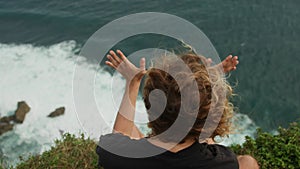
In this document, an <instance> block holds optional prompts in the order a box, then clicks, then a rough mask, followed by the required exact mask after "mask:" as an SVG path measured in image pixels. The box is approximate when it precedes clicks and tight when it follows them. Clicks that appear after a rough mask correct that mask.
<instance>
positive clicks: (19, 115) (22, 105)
mask: <svg viewBox="0 0 300 169" xmlns="http://www.w3.org/2000/svg"><path fill="white" fill-rule="evenodd" d="M29 111H30V107H29V106H28V104H27V103H26V102H24V101H21V102H18V108H17V110H16V111H15V118H14V121H15V122H16V123H23V121H24V119H25V116H26V114H27V113H28V112H29Z"/></svg>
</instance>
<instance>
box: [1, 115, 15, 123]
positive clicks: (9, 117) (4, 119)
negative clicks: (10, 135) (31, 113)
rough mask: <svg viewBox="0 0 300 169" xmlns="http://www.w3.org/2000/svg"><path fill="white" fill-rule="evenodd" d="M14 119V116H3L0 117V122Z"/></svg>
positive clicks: (8, 121)
mask: <svg viewBox="0 0 300 169" xmlns="http://www.w3.org/2000/svg"><path fill="white" fill-rule="evenodd" d="M14 119H15V116H14V115H12V116H4V117H2V118H0V123H10V122H11V121H13V120H14Z"/></svg>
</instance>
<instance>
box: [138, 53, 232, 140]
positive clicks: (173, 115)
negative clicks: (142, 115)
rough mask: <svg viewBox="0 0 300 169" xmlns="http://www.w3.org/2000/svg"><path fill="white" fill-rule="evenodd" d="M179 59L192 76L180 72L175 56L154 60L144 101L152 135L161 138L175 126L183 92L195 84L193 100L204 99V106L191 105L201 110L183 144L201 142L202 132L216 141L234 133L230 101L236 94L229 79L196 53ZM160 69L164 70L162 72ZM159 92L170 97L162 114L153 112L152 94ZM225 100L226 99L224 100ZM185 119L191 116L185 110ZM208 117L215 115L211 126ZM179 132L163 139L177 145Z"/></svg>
mask: <svg viewBox="0 0 300 169" xmlns="http://www.w3.org/2000/svg"><path fill="white" fill-rule="evenodd" d="M179 58H180V59H182V61H183V62H184V63H185V66H188V68H189V69H190V71H191V72H190V73H187V72H182V71H180V70H181V67H182V66H181V65H180V64H178V62H175V61H174V57H168V56H163V57H160V58H159V59H156V60H154V62H153V66H152V68H150V69H149V70H148V71H147V74H146V78H145V82H144V87H143V100H144V103H145V106H146V109H147V113H148V118H149V122H148V127H149V128H150V129H151V132H150V133H149V136H150V137H152V136H159V135H160V134H161V133H163V132H165V131H166V130H167V129H168V128H169V127H171V126H172V124H173V123H174V122H175V120H176V119H177V118H178V115H179V111H180V107H181V94H182V93H181V92H180V91H181V89H182V88H189V87H190V86H191V84H192V81H196V83H197V86H198V91H192V92H190V94H189V96H188V97H189V100H191V102H193V100H198V99H195V97H199V96H200V104H199V103H195V104H198V105H199V106H193V104H192V106H191V107H196V108H197V109H198V110H196V111H197V112H198V114H197V116H196V120H195V122H194V123H193V126H191V127H190V129H189V131H188V133H187V135H186V136H185V137H184V138H183V139H182V140H181V143H182V142H184V141H185V140H186V139H190V138H192V139H195V140H199V136H200V134H201V133H204V134H205V133H206V134H208V135H207V137H208V138H213V139H214V138H215V137H216V136H221V137H223V136H226V135H228V134H229V133H230V131H231V120H230V119H231V117H232V114H233V104H232V103H230V101H229V98H230V97H231V95H232V88H231V86H230V85H229V84H228V82H227V81H226V78H225V76H223V75H222V73H221V72H220V70H219V68H218V66H212V67H208V66H207V65H206V62H205V59H204V57H203V56H199V55H197V54H195V53H184V54H181V55H180V56H179ZM157 67H159V68H163V69H158V68H157ZM164 70H173V72H176V73H175V74H173V75H170V74H169V73H167V71H164ZM174 77H176V79H177V80H175V78H174ZM178 79H179V81H178ZM178 84H180V86H179V85H178ZM155 89H159V90H161V91H163V92H164V94H165V96H166V106H165V108H164V110H163V112H162V113H161V112H156V111H155V110H153V109H150V108H151V103H150V99H149V95H150V93H151V92H152V91H153V90H155ZM198 92H199V93H198ZM223 96H224V97H223ZM155 97H156V96H155V95H154V96H153V99H151V102H152V101H154V102H155V100H157V101H159V98H157V99H156V98H155ZM222 97H223V98H225V99H224V100H221V98H222ZM193 98H194V99H193ZM220 102H221V103H220ZM152 104H153V103H152ZM157 104H160V103H157ZM191 109H192V108H191ZM191 109H190V110H191ZM158 113H161V114H158ZM182 116H183V117H182V118H184V119H188V118H189V117H190V116H191V115H190V114H189V112H188V111H183V115H182ZM208 116H211V118H210V121H209V123H210V125H208V127H204V125H205V122H206V121H207V120H208ZM218 117H219V118H218ZM179 132H181V131H180V130H179V131H178V133H172V134H171V135H164V136H163V137H160V138H159V139H160V140H161V141H164V142H175V141H176V138H177V135H179V134H180V133H179Z"/></svg>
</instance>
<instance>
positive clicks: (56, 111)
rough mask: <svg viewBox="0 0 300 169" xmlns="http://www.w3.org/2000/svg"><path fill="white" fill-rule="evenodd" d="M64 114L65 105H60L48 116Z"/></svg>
mask: <svg viewBox="0 0 300 169" xmlns="http://www.w3.org/2000/svg"><path fill="white" fill-rule="evenodd" d="M63 114H65V107H60V108H57V109H55V110H54V111H53V112H51V113H50V114H49V115H48V117H57V116H60V115H63Z"/></svg>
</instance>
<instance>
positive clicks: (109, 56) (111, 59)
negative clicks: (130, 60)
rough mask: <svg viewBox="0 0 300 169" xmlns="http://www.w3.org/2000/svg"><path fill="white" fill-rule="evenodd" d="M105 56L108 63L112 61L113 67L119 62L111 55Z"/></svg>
mask: <svg viewBox="0 0 300 169" xmlns="http://www.w3.org/2000/svg"><path fill="white" fill-rule="evenodd" d="M106 57H107V59H108V60H109V61H110V63H112V64H113V65H114V66H115V67H118V65H119V63H118V62H117V61H116V60H115V59H114V58H113V57H112V56H111V55H107V56H106Z"/></svg>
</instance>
